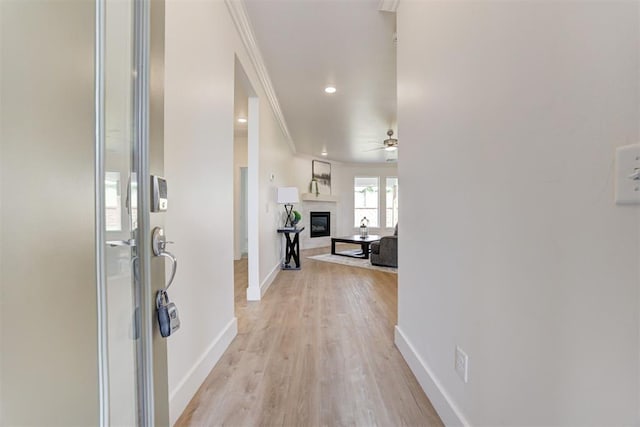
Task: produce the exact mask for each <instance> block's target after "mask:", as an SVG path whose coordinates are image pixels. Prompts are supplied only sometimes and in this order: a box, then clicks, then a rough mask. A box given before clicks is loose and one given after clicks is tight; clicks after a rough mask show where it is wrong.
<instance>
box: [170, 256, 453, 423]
mask: <svg viewBox="0 0 640 427" xmlns="http://www.w3.org/2000/svg"><path fill="white" fill-rule="evenodd" d="M324 252H328V250H327V249H321V250H309V251H303V254H302V270H299V271H282V272H280V273H279V275H278V277H277V278H276V280H275V281H274V282H273V284H272V285H271V287H270V289H269V290H268V291H267V293H266V295H265V297H264V298H263V299H262V301H260V302H247V301H246V286H247V262H246V260H241V261H237V262H236V264H235V279H236V280H235V286H236V288H235V291H236V297H235V304H236V316H237V317H238V336H237V337H236V338H235V340H234V341H233V342H232V343H231V346H230V347H229V349H228V350H227V351H226V352H225V354H224V355H223V356H222V358H221V359H220V361H219V362H218V364H217V365H216V367H215V368H214V369H213V370H212V371H211V373H210V374H209V376H208V377H207V379H206V380H205V382H204V384H203V385H202V386H201V387H200V389H199V390H198V392H197V393H196V395H195V396H194V398H193V399H192V400H191V402H190V403H189V405H188V406H187V408H186V409H185V411H184V413H183V414H182V416H181V417H180V419H179V420H178V422H177V424H176V425H178V426H211V425H228V426H258V425H260V426H262V425H265V426H266V425H268V426H271V425H278V426H342V425H358V426H373V425H379V426H400V425H407V426H441V425H442V422H441V421H440V419H439V418H438V415H437V414H436V412H435V410H434V409H433V407H432V406H431V403H430V402H429V400H428V399H427V397H426V395H425V394H424V392H423V391H422V389H421V388H420V386H419V385H418V382H417V381H416V379H415V377H414V376H413V374H412V373H411V371H410V370H409V367H408V366H407V364H406V363H405V361H404V359H403V358H402V356H401V355H400V352H399V351H398V350H397V349H396V347H395V345H394V344H393V328H394V326H395V324H396V316H397V312H396V310H397V275H395V274H391V273H384V272H380V271H375V270H366V269H360V268H354V267H348V266H343V265H339V264H330V263H325V262H320V261H313V260H309V259H307V258H306V256H309V255H315V254H317V253H324Z"/></svg>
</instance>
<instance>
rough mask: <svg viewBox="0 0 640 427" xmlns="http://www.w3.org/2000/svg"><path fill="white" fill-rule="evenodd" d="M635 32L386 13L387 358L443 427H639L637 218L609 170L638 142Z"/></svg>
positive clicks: (580, 18)
mask: <svg viewBox="0 0 640 427" xmlns="http://www.w3.org/2000/svg"><path fill="white" fill-rule="evenodd" d="M638 17H639V14H638V3H637V2H614V1H610V2H534V1H521V2H476V1H468V2H467V1H460V2H445V1H432V2H411V1H409V2H402V3H401V4H400V8H399V12H398V31H399V35H398V36H399V44H398V105H399V127H400V129H401V131H402V153H401V154H402V157H401V163H400V169H399V179H400V186H401V188H402V190H401V195H400V196H401V199H400V203H401V209H400V229H401V230H400V235H401V236H402V235H407V234H408V233H406V232H407V231H409V230H411V231H412V233H413V235H415V236H416V238H403V239H400V242H399V244H400V248H399V250H400V257H401V258H402V259H403V262H402V274H401V275H400V276H399V280H400V282H399V319H398V331H397V334H396V340H397V341H396V342H397V344H398V346H399V347H400V348H401V350H402V351H403V354H405V356H406V358H407V360H408V361H409V362H410V365H411V366H412V368H413V370H414V372H416V374H417V376H418V378H419V379H420V380H421V382H422V384H423V386H424V387H425V388H426V389H427V391H428V394H429V395H430V397H431V398H432V400H433V401H434V403H435V405H436V407H437V408H438V409H439V410H440V412H441V413H442V414H443V417H444V418H445V421H446V422H449V423H450V424H455V423H456V415H457V416H458V417H459V418H461V419H464V420H466V421H467V422H469V423H471V424H473V425H631V424H638V423H639V422H640V419H639V415H638V402H639V391H638V388H639V383H638V378H639V366H638V361H639V359H640V355H639V338H638V337H639V305H640V303H639V289H638V287H639V281H640V274H639V269H638V259H639V256H640V254H639V236H638V226H639V221H640V216H639V209H638V207H623V206H616V205H615V204H614V203H613V170H612V168H613V154H614V149H615V147H616V146H620V145H626V144H631V143H636V142H638V137H639V131H638V117H639V111H638V104H639V103H638V101H639V96H638V95H639V92H638V81H639V79H638V76H639V71H640V70H639V64H638V56H639V55H638V42H639V40H638V33H639V25H638V22H639V18H638ZM415 212H420V213H421V215H420V216H416V215H415ZM455 345H460V346H461V347H462V348H463V349H464V350H465V351H466V352H467V353H468V355H469V357H470V380H469V383H467V384H464V383H463V382H462V381H461V380H460V379H459V378H458V377H457V376H456V373H455V372H454V369H453V366H454V363H453V355H454V347H455ZM411 346H412V347H411ZM421 363H422V364H421ZM428 374H431V376H430V377H429V375H428ZM438 386H439V389H438ZM446 398H448V399H449V402H448V403H449V405H447V402H446ZM451 406H453V407H454V410H451ZM455 410H457V414H455V413H454V412H455Z"/></svg>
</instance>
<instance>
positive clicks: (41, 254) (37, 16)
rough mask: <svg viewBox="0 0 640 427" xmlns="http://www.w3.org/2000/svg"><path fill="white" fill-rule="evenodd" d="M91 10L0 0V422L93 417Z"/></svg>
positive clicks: (72, 421) (75, 4)
mask: <svg viewBox="0 0 640 427" xmlns="http://www.w3.org/2000/svg"><path fill="white" fill-rule="evenodd" d="M94 17H95V8H94V3H93V2H86V1H64V0H61V1H56V2H48V1H29V2H24V1H2V2H0V32H1V35H0V40H1V41H0V58H1V61H2V67H1V68H2V75H1V79H0V99H1V100H2V104H1V105H0V150H1V152H2V156H1V160H0V162H1V163H0V194H1V195H2V206H1V207H0V236H1V237H0V252H1V253H2V257H0V271H1V276H0V325H1V330H0V339H1V342H0V347H1V348H2V351H1V353H2V360H1V362H0V377H1V378H2V402H1V403H0V406H1V407H2V411H1V414H0V424H1V425H49V426H54V425H60V426H68V425H97V424H98V413H99V411H98V365H97V360H98V352H97V342H98V338H97V331H98V329H97V306H96V280H95V265H96V264H95V237H94V236H95V232H94V218H95V208H94V206H95V205H94V172H95V170H94V146H93V145H94V144H93V141H94V117H93V112H94V54H95V52H94V38H95V19H94ZM43 43H45V44H46V46H45V45H44V44H43Z"/></svg>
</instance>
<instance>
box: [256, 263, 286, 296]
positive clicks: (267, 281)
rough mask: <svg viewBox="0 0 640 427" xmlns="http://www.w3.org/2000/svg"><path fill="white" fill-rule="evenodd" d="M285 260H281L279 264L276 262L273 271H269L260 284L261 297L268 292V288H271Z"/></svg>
mask: <svg viewBox="0 0 640 427" xmlns="http://www.w3.org/2000/svg"><path fill="white" fill-rule="evenodd" d="M283 261H284V260H280V262H279V263H278V264H276V266H275V267H273V269H272V270H271V273H269V275H268V276H267V277H266V278H265V279H264V280H263V281H262V283H261V284H260V296H261V297H263V296H264V294H265V293H266V292H267V289H269V286H271V284H272V283H273V281H274V280H275V279H276V277H277V276H278V273H279V272H280V267H281V265H282V262H283Z"/></svg>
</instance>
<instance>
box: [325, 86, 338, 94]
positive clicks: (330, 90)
mask: <svg viewBox="0 0 640 427" xmlns="http://www.w3.org/2000/svg"><path fill="white" fill-rule="evenodd" d="M324 91H325V92H327V93H336V88H335V87H333V86H327V87H325V88H324Z"/></svg>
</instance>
